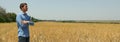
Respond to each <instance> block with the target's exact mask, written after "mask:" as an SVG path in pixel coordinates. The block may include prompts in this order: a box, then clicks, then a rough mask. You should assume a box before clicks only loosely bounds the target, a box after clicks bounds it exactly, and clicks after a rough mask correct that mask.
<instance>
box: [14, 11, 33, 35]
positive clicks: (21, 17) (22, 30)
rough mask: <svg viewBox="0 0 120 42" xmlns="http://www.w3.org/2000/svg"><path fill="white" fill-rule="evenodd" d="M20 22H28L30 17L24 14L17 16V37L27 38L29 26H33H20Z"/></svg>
mask: <svg viewBox="0 0 120 42" xmlns="http://www.w3.org/2000/svg"><path fill="white" fill-rule="evenodd" d="M22 20H26V21H30V16H28V15H27V14H24V13H19V14H17V17H16V22H17V27H18V36H22V37H29V24H32V25H33V24H34V23H33V22H30V23H28V24H22V22H21V21H22Z"/></svg>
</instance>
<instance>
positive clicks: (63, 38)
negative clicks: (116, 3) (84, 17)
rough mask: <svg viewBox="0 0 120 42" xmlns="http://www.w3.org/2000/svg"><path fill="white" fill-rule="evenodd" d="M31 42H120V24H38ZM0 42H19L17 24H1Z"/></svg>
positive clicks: (32, 28) (31, 36)
mask: <svg viewBox="0 0 120 42" xmlns="http://www.w3.org/2000/svg"><path fill="white" fill-rule="evenodd" d="M29 29H30V41H31V42H120V24H99V23H60V22H37V23H35V26H30V28H29ZM0 42H18V37H17V26H16V23H0Z"/></svg>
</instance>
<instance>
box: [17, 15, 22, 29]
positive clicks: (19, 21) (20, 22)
mask: <svg viewBox="0 0 120 42" xmlns="http://www.w3.org/2000/svg"><path fill="white" fill-rule="evenodd" d="M16 22H17V24H18V26H21V27H23V24H22V17H21V15H19V14H18V15H17V17H16Z"/></svg>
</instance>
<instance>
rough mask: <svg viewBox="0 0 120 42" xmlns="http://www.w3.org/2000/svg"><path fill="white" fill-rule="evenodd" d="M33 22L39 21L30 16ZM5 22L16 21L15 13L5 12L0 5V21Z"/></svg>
mask: <svg viewBox="0 0 120 42" xmlns="http://www.w3.org/2000/svg"><path fill="white" fill-rule="evenodd" d="M31 18H32V20H33V21H34V22H37V21H39V20H38V19H36V18H34V17H31ZM5 22H16V14H15V13H13V12H8V13H6V10H5V9H4V8H2V7H1V6H0V23H5Z"/></svg>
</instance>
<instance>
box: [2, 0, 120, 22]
mask: <svg viewBox="0 0 120 42" xmlns="http://www.w3.org/2000/svg"><path fill="white" fill-rule="evenodd" d="M22 2H26V3H28V8H29V11H28V12H27V13H28V14H29V15H30V16H33V17H35V18H38V19H46V20H120V0H1V1H0V6H2V7H3V8H5V9H6V11H7V12H14V13H20V12H21V11H20V9H19V4H20V3H22Z"/></svg>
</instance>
